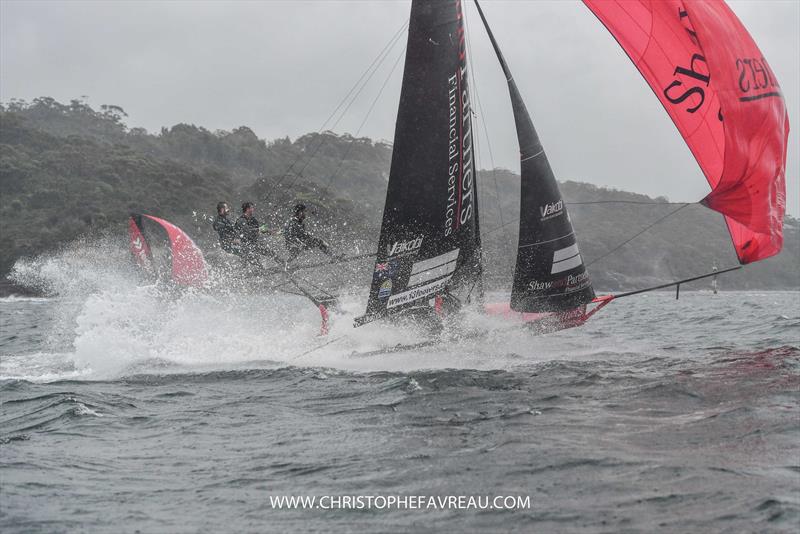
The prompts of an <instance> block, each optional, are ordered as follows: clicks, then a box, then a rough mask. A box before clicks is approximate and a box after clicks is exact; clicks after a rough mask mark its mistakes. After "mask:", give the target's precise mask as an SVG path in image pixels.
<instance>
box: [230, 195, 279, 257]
mask: <svg viewBox="0 0 800 534" xmlns="http://www.w3.org/2000/svg"><path fill="white" fill-rule="evenodd" d="M255 208H256V207H255V204H253V203H252V202H245V203H244V204H242V215H241V217H239V218H238V219H237V220H236V224H235V225H234V230H235V232H236V236H237V237H238V238H239V239H240V240H241V243H242V244H241V248H242V255H243V256H244V257H245V258H246V259H247V260H249V261H253V262H257V261H258V260H256V258H255V256H256V254H261V255H262V256H269V257H270V258H273V259H277V254H275V253H274V252H273V251H272V249H270V248H269V247H268V246H267V245H266V244H264V243H260V242H259V237H260V235H261V234H264V233H267V225H265V224H264V225H262V224H260V223H259V222H258V220H257V219H256V218H255V216H254V215H253V213H254V212H255Z"/></svg>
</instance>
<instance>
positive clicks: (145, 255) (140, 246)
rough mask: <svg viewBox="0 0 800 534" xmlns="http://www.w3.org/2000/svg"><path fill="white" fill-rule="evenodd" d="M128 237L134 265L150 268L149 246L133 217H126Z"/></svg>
mask: <svg viewBox="0 0 800 534" xmlns="http://www.w3.org/2000/svg"><path fill="white" fill-rule="evenodd" d="M128 237H130V239H131V254H133V259H134V261H136V265H138V266H139V267H141V268H142V269H150V268H151V262H150V257H151V255H150V246H149V245H148V244H147V241H146V240H145V238H144V236H143V235H142V232H141V230H139V226H137V224H136V221H135V220H134V219H133V217H129V218H128Z"/></svg>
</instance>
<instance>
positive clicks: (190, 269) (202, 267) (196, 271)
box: [145, 215, 208, 286]
mask: <svg viewBox="0 0 800 534" xmlns="http://www.w3.org/2000/svg"><path fill="white" fill-rule="evenodd" d="M145 217H147V218H148V219H150V220H151V221H155V222H157V223H158V224H160V225H161V226H162V227H163V228H164V230H166V232H167V235H168V236H169V241H170V244H171V248H172V280H173V281H174V282H175V283H177V284H180V285H184V286H199V285H202V284H203V282H205V281H206V280H207V279H208V270H207V269H206V261H205V259H204V258H203V253H202V252H201V251H200V249H199V248H197V245H195V244H194V241H192V238H191V237H189V236H188V235H186V234H185V233H184V232H183V230H181V229H180V228H178V227H177V226H175V225H174V224H172V223H170V222H167V221H165V220H164V219H159V218H158V217H153V216H151V215H145Z"/></svg>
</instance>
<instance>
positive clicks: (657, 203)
mask: <svg viewBox="0 0 800 534" xmlns="http://www.w3.org/2000/svg"><path fill="white" fill-rule="evenodd" d="M588 204H655V205H658V206H678V205H680V204H686V202H652V201H646V200H591V201H587V202H567V205H568V206H577V205H588ZM690 204H691V203H690Z"/></svg>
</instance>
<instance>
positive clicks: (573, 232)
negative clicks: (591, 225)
mask: <svg viewBox="0 0 800 534" xmlns="http://www.w3.org/2000/svg"><path fill="white" fill-rule="evenodd" d="M573 234H575V231H574V230H573V231H572V232H570V233H568V234H564V235H562V236H561V237H556V238H555V239H549V240H547V241H537V242H536V243H530V244H527V245H520V246H519V247H517V248H525V247H538V246H539V245H545V244H547V243H552V242H553V241H558V240H559V239H564V238H565V237H569V236H571V235H573Z"/></svg>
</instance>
